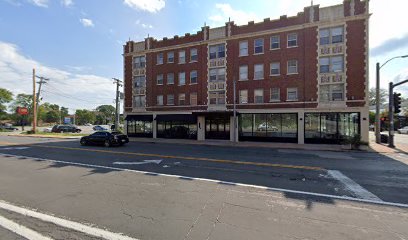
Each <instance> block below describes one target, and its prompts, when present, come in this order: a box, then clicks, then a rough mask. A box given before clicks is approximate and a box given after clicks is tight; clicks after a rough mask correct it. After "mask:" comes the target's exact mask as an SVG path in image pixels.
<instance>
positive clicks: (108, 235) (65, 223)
mask: <svg viewBox="0 0 408 240" xmlns="http://www.w3.org/2000/svg"><path fill="white" fill-rule="evenodd" d="M0 208H3V209H5V210H8V211H12V212H15V213H19V214H22V215H24V216H29V217H32V218H37V219H40V220H41V221H44V222H50V223H53V224H56V225H58V226H61V227H64V228H69V229H72V230H75V231H78V232H83V233H85V234H88V235H92V236H95V237H99V238H103V239H109V240H137V239H135V238H131V237H128V236H125V235H122V234H119V233H113V232H109V231H107V230H104V229H100V228H96V227H90V226H87V225H85V224H82V223H77V222H74V221H70V220H66V219H63V218H59V217H54V216H51V215H47V214H44V213H40V212H37V211H34V210H30V209H27V208H22V207H18V206H15V205H12V204H10V203H8V202H5V201H3V200H0ZM28 239H31V238H28ZM39 239H41V238H39Z"/></svg>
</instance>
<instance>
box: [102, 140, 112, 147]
mask: <svg viewBox="0 0 408 240" xmlns="http://www.w3.org/2000/svg"><path fill="white" fill-rule="evenodd" d="M103 145H104V146H105V147H110V146H111V145H112V144H111V142H110V141H109V140H105V142H104V144H103Z"/></svg>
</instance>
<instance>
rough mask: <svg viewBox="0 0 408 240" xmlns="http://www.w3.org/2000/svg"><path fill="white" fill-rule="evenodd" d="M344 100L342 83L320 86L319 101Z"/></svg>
mask: <svg viewBox="0 0 408 240" xmlns="http://www.w3.org/2000/svg"><path fill="white" fill-rule="evenodd" d="M329 101H344V84H329V85H321V86H320V102H329Z"/></svg>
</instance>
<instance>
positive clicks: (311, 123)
mask: <svg viewBox="0 0 408 240" xmlns="http://www.w3.org/2000/svg"><path fill="white" fill-rule="evenodd" d="M305 138H320V114H319V113H309V114H307V115H305Z"/></svg>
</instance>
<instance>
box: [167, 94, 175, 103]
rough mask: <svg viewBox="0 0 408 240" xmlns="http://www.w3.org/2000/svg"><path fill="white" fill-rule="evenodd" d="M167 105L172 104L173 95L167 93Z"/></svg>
mask: <svg viewBox="0 0 408 240" xmlns="http://www.w3.org/2000/svg"><path fill="white" fill-rule="evenodd" d="M167 105H174V95H173V94H170V95H167Z"/></svg>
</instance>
